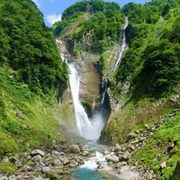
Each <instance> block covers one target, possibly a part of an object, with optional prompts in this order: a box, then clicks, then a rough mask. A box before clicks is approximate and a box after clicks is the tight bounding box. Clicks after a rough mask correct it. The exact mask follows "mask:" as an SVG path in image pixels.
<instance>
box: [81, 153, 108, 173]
mask: <svg viewBox="0 0 180 180" xmlns="http://www.w3.org/2000/svg"><path fill="white" fill-rule="evenodd" d="M97 162H106V159H105V157H104V156H103V154H101V153H100V152H98V151H96V157H92V158H89V159H88V160H87V161H84V164H83V165H81V166H80V168H87V169H91V170H96V169H97V168H98V164H97Z"/></svg>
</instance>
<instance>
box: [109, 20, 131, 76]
mask: <svg viewBox="0 0 180 180" xmlns="http://www.w3.org/2000/svg"><path fill="white" fill-rule="evenodd" d="M127 26H128V17H126V20H125V25H124V27H123V33H122V39H121V42H120V48H119V56H118V59H117V61H116V63H115V65H114V67H113V68H112V70H111V71H110V74H111V73H113V72H114V71H116V70H117V68H118V67H119V64H120V61H121V58H122V55H123V52H124V50H125V48H126V35H125V29H126V28H127Z"/></svg>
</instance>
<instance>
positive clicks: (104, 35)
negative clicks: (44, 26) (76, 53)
mask: <svg viewBox="0 0 180 180" xmlns="http://www.w3.org/2000/svg"><path fill="white" fill-rule="evenodd" d="M83 12H84V13H85V12H86V13H85V14H84V13H83ZM124 20H125V16H124V14H122V12H121V9H120V7H119V5H118V4H117V3H113V2H104V1H102V0H94V1H88V0H87V1H81V2H77V3H75V4H74V5H72V6H70V7H69V8H67V9H66V10H65V11H64V12H63V14H62V21H61V22H58V23H55V24H54V26H53V29H54V34H55V35H56V36H59V35H60V36H63V33H64V34H65V31H66V29H65V27H67V25H69V26H70V25H71V24H73V22H74V24H75V23H78V27H76V28H75V30H74V31H73V32H72V34H70V36H71V37H73V38H74V40H78V41H80V40H81V41H83V37H84V36H88V35H90V36H91V43H89V44H86V46H85V47H84V50H87V51H93V52H94V53H99V52H100V53H102V52H103V51H104V50H105V49H106V48H107V47H108V46H111V45H112V44H113V43H114V41H117V40H119V35H120V32H121V28H122V25H123V23H124ZM77 21H78V22H77ZM66 38H67V37H66Z"/></svg>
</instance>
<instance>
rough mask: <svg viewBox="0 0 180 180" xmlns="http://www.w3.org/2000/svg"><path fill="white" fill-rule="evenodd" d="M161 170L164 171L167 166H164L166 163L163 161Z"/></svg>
mask: <svg viewBox="0 0 180 180" xmlns="http://www.w3.org/2000/svg"><path fill="white" fill-rule="evenodd" d="M160 167H161V169H164V168H166V167H167V166H166V162H165V161H164V162H163V163H161V166H160Z"/></svg>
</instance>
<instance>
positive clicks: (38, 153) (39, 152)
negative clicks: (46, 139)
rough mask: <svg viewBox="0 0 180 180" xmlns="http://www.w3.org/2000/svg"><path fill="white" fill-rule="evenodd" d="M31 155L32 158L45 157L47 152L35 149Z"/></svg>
mask: <svg viewBox="0 0 180 180" xmlns="http://www.w3.org/2000/svg"><path fill="white" fill-rule="evenodd" d="M31 155H32V156H36V155H40V156H42V157H43V156H44V155H45V152H43V151H41V150H39V149H35V150H33V151H32V152H31Z"/></svg>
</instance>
